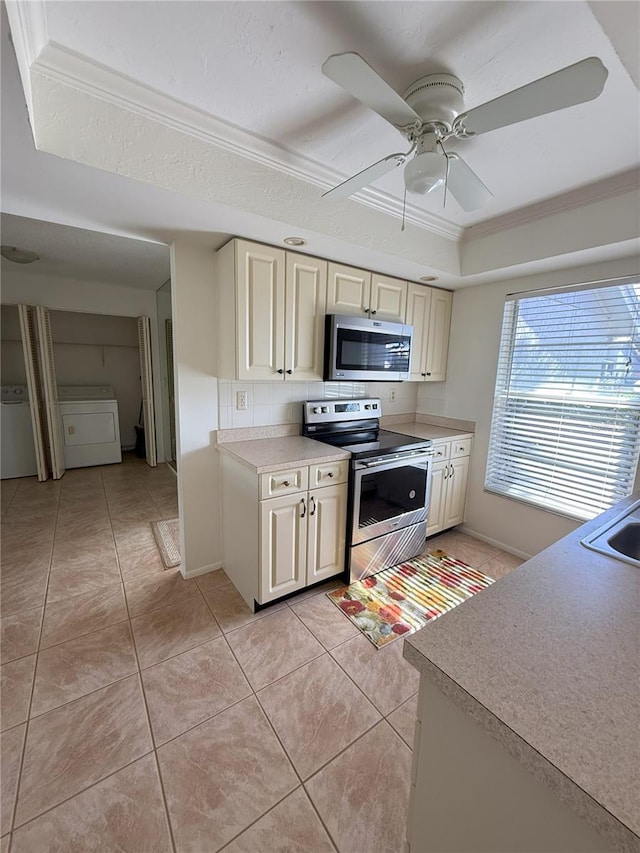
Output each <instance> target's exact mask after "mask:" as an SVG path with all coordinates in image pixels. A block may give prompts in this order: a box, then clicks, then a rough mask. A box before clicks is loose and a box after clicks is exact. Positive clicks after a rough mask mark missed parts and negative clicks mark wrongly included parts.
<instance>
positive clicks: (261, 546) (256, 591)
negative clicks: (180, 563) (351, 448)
mask: <svg viewBox="0 0 640 853" xmlns="http://www.w3.org/2000/svg"><path fill="white" fill-rule="evenodd" d="M222 462H223V465H222V471H223V496H224V500H223V553H224V559H223V565H224V569H225V571H226V573H227V574H228V575H229V577H230V579H231V581H232V582H233V583H234V585H235V586H236V588H237V589H238V591H239V592H240V594H241V595H242V597H243V598H244V599H245V601H246V602H247V604H248V605H249V606H250V607H252V608H253V606H254V601H255V602H257V603H258V604H267V603H268V602H270V601H274V600H275V599H278V598H281V597H282V596H284V595H289V594H290V593H292V592H296V591H297V590H301V589H304V588H305V587H307V586H310V585H312V584H314V583H318V582H319V581H322V580H326V579H327V578H331V577H334V576H335V575H338V574H341V573H342V572H343V571H344V557H345V551H344V549H345V536H346V517H347V477H348V471H349V468H348V464H349V463H348V460H340V461H337V462H326V463H318V464H313V465H308V466H307V465H303V466H300V467H299V468H287V469H283V470H281V471H273V472H270V473H268V474H258V475H256V474H253V475H252V474H251V473H250V472H249V471H248V470H247V468H246V466H244V465H242V464H241V463H238V462H236V461H234V460H232V459H229V458H228V457H223V460H222Z"/></svg>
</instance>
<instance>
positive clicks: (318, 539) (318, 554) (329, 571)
mask: <svg viewBox="0 0 640 853" xmlns="http://www.w3.org/2000/svg"><path fill="white" fill-rule="evenodd" d="M346 529H347V486H346V484H343V485H338V486H325V487H324V488H322V489H316V490H315V491H313V492H309V530H308V545H307V584H312V583H317V582H318V581H321V580H324V579H325V578H331V577H333V576H334V575H339V574H340V573H341V572H343V571H344V548H345V535H346Z"/></svg>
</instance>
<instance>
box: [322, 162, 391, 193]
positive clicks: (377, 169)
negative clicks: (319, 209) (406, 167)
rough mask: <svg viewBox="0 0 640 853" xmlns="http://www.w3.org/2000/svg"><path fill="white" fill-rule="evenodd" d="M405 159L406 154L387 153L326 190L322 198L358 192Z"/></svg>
mask: <svg viewBox="0 0 640 853" xmlns="http://www.w3.org/2000/svg"><path fill="white" fill-rule="evenodd" d="M406 159H407V155H406V154H389V156H388V157H384V158H383V159H382V160H378V162H377V163H372V164H371V165H370V166H367V168H366V169H363V170H362V171H361V172H358V173H357V174H355V175H352V176H351V177H350V178H347V180H346V181H343V182H342V183H341V184H338V186H337V187H334V188H333V189H332V190H327V192H326V193H322V197H323V198H324V197H325V196H327V195H330V196H333V198H348V197H349V196H350V195H353V194H354V193H356V192H358V190H361V189H362V188H363V187H366V186H367V185H368V184H371V183H373V182H374V181H375V180H377V179H378V178H381V177H382V175H386V174H387V172H390V171H391V170H392V169H395V168H396V166H401V165H402V164H403V163H404V162H405V160H406Z"/></svg>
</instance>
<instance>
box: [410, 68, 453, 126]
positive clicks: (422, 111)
mask: <svg viewBox="0 0 640 853" xmlns="http://www.w3.org/2000/svg"><path fill="white" fill-rule="evenodd" d="M402 97H403V98H404V100H405V101H406V102H407V103H408V104H409V106H410V107H412V108H413V109H414V110H415V111H416V112H417V113H418V115H419V116H420V118H421V119H422V120H423V121H424V122H443V123H444V124H446V125H447V127H448V128H449V129H451V126H452V125H453V122H454V120H455V119H456V118H457V117H458V116H459V115H460V113H462V112H464V86H463V85H462V82H461V81H460V80H458V78H457V77H454V76H453V74H427V75H426V77H420V79H419V80H416V81H415V82H414V83H412V84H411V85H410V86H409V88H408V89H407V90H406V92H405V93H404V95H403V96H402Z"/></svg>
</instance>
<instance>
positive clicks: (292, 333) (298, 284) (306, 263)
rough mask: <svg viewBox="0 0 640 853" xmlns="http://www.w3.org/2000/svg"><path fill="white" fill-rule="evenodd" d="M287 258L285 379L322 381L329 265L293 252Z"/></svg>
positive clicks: (288, 253)
mask: <svg viewBox="0 0 640 853" xmlns="http://www.w3.org/2000/svg"><path fill="white" fill-rule="evenodd" d="M286 255H287V261H286V276H285V324H284V341H285V354H284V364H285V376H289V377H291V379H298V380H304V379H312V380H317V379H322V365H323V358H324V315H325V313H326V305H327V262H326V261H322V260H320V259H319V258H310V257H308V256H307V255H296V254H294V253H293V252H287V253H286ZM289 371H291V373H290V372H289Z"/></svg>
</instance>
